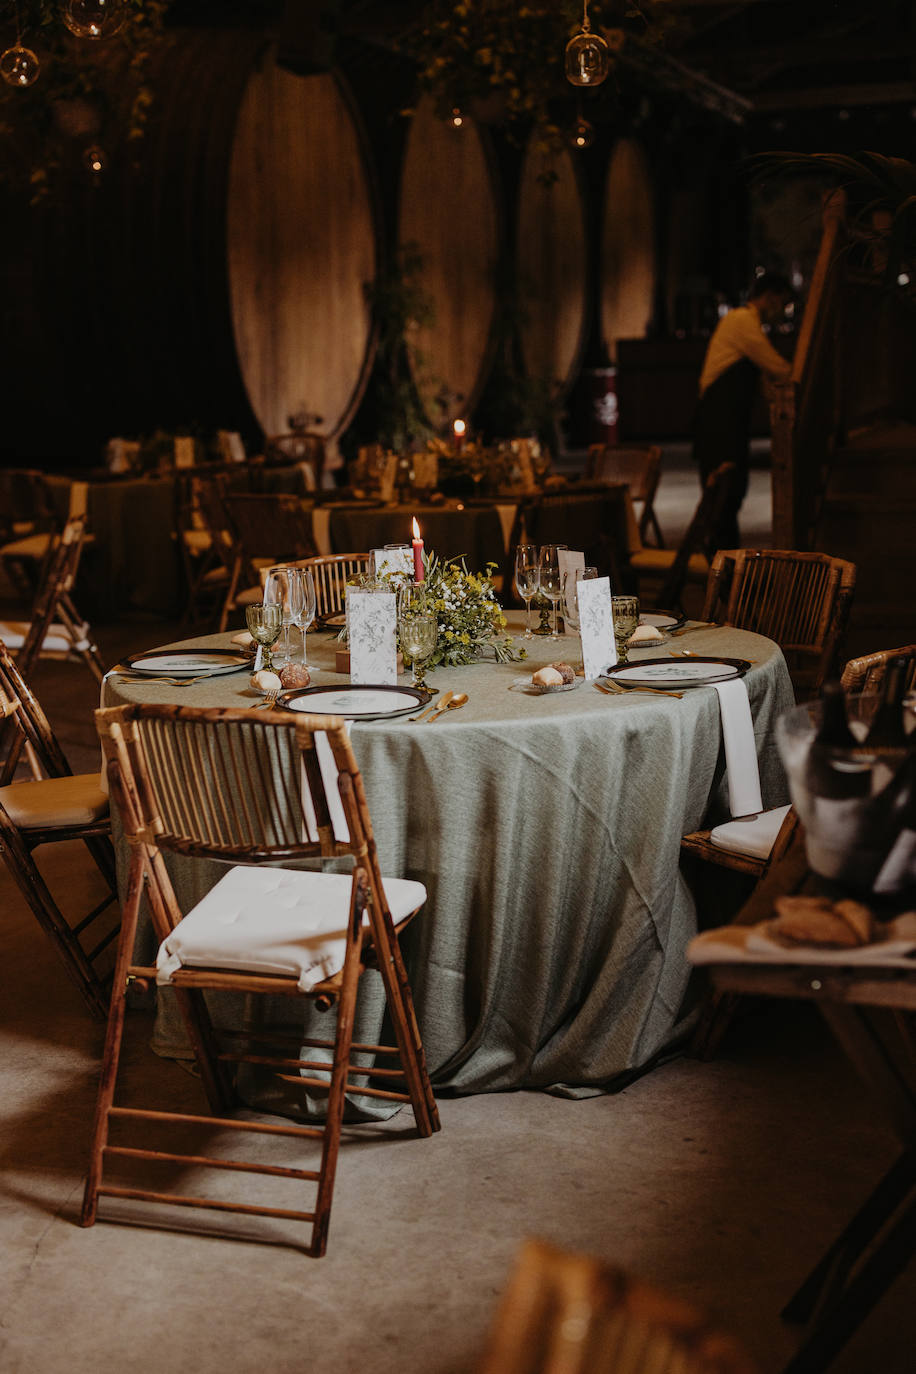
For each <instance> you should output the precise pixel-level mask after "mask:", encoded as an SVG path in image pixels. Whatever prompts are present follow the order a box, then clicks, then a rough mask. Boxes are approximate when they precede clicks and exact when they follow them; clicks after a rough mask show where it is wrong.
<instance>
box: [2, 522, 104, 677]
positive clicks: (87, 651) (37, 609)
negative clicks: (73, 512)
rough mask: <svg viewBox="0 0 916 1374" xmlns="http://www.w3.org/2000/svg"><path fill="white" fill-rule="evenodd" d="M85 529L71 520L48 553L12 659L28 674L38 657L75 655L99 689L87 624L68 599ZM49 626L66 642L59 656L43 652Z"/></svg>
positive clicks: (98, 665)
mask: <svg viewBox="0 0 916 1374" xmlns="http://www.w3.org/2000/svg"><path fill="white" fill-rule="evenodd" d="M85 528H86V522H85V517H84V516H81V515H78V516H74V517H72V518H71V519H69V520H68V521H67V523H66V525H65V526H64V529H63V533H62V534H61V536H60V538H59V539H58V540H57V542H56V544H55V546H54V548H53V549H52V550H51V554H50V558H49V560H48V563H47V565H46V569H45V572H44V575H43V577H42V581H41V585H40V587H39V589H38V594H37V596H36V597H35V601H34V604H33V606H32V612H31V618H30V619H29V621H28V622H27V624H23V634H24V637H23V642H22V644H21V645H20V646H19V647H18V648H17V649H16V655H15V656H16V663H17V665H18V666H19V668H20V670H21V671H22V672H23V673H29V672H31V670H32V667H33V666H34V663H35V660H36V659H37V658H39V657H45V656H47V657H49V658H55V657H65V658H69V657H70V656H71V655H76V657H77V658H79V659H81V660H82V662H83V663H84V664H85V665H86V667H87V668H88V669H89V671H90V673H91V674H92V676H93V677H94V678H95V680H96V682H98V683H99V684H100V685H101V683H102V680H103V678H104V676H105V667H104V664H103V663H102V659H101V656H100V654H99V651H98V647H97V645H96V643H95V641H94V640H93V639H92V637H91V634H92V632H91V629H90V626H89V622H88V621H86V620H84V619H83V618H82V616H81V615H80V613H79V611H78V610H77V608H76V605H75V604H74V601H73V595H72V592H73V585H74V583H75V581H76V575H77V572H78V571H79V564H80V558H81V556H82V550H83V539H84V536H85ZM52 626H55V627H59V629H60V630H62V631H63V637H65V638H66V639H68V640H69V641H70V648H69V649H67V650H65V651H64V650H61V651H60V652H59V653H58V651H57V650H45V649H44V643H45V640H46V638H47V636H48V634H49V632H50V631H51V628H52Z"/></svg>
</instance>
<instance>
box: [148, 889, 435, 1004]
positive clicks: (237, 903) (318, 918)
mask: <svg viewBox="0 0 916 1374" xmlns="http://www.w3.org/2000/svg"><path fill="white" fill-rule="evenodd" d="M351 888H352V881H351V879H350V876H349V875H348V874H346V873H311V872H300V871H298V870H295V869H290V868H267V867H265V866H263V865H261V866H256V867H254V866H240V867H236V868H231V869H230V870H229V872H228V873H227V874H226V875H225V877H224V878H221V879H220V881H219V882H218V883H217V884H216V886H215V887H213V888H211V889H210V891H209V892H208V893H207V895H206V897H204V898H203V900H202V901H200V902H198V903H197V906H195V907H194V908H193V910H192V911H189V912H188V914H187V916H185V918H184V920H183V921H180V922H179V923H178V925H177V926H176V927H175V929H174V930H173V931H172V933H171V934H170V935H169V936H168V937H167V938H166V939H165V940H163V942H162V944H161V946H160V948H159V954H158V956H157V959H156V966H157V970H158V971H157V975H156V981H157V982H159V983H170V982H171V981H172V975H173V974H174V973H175V972H176V971H177V970H178V969H180V968H182V967H185V968H222V969H236V970H239V971H242V972H248V973H267V974H270V973H276V974H285V975H287V976H292V977H294V978H296V979H297V980H298V983H299V987H300V988H301V989H302V991H303V992H308V991H309V990H310V989H311V988H313V987H314V986H315V984H316V983H320V982H321V981H322V980H323V979H325V978H330V977H331V975H332V974H334V973H337V972H338V971H339V970H340V969H341V968H342V967H343V961H344V955H345V952H346V929H347V916H348V913H349V910H350V892H351ZM385 893H386V895H387V897H388V905H389V907H390V910H391V915H392V918H393V920H394V922H395V924H397V922H398V921H403V920H404V919H405V918H406V917H407V916H409V915H410V914H411V913H412V912H414V911H416V910H417V908H418V907H420V906H422V904H423V903H424V902H425V901H426V888H425V887H424V886H423V884H422V883H416V882H411V881H410V880H409V879H407V878H386V879H385Z"/></svg>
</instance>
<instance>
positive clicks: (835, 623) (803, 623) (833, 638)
mask: <svg viewBox="0 0 916 1374" xmlns="http://www.w3.org/2000/svg"><path fill="white" fill-rule="evenodd" d="M855 584H856V567H855V564H853V563H849V562H847V561H846V560H845V559H841V558H832V557H831V556H830V555H829V554H825V553H810V552H798V551H796V550H793V549H720V550H719V552H718V553H717V554H716V556H715V558H714V560H713V564H712V567H711V569H710V574H709V580H708V582H707V587H706V601H705V605H704V608H703V618H704V620H720V621H723V622H724V623H726V624H728V625H737V626H739V627H740V628H741V629H744V630H752V631H754V632H755V633H756V634H762V635H766V636H767V637H768V638H769V639H773V640H775V641H776V643H777V644H778V645H779V646H780V648H781V649H782V651H783V653H784V654H785V655H786V660H787V662H788V665H789V672H790V674H791V677H792V681H793V683H794V685H795V687H796V690H797V691H798V692H800V693H804V694H812V693H814V692H816V691H817V690H818V689H819V688H820V685H821V683H822V682H823V681H824V678H825V677H827V676H828V675H829V673H830V672H832V671H833V670H834V667H835V663H836V658H837V655H838V652H839V647H840V641H841V638H842V635H843V633H844V631H845V629H846V624H847V621H848V619H849V611H850V608H851V605H852V597H853V593H854V591H855Z"/></svg>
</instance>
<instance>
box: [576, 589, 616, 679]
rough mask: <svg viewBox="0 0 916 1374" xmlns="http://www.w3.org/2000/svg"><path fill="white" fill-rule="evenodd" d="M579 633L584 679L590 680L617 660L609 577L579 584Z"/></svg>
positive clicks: (604, 671) (598, 675) (605, 670)
mask: <svg viewBox="0 0 916 1374" xmlns="http://www.w3.org/2000/svg"><path fill="white" fill-rule="evenodd" d="M579 634H580V635H581V636H582V662H583V664H584V667H585V678H586V681H587V682H593V681H594V679H595V678H596V677H600V676H601V674H602V673H606V672H607V670H608V668H612V667H613V666H614V664H615V663H616V662H617V645H616V643H615V640H614V616H613V611H612V607H611V580H610V578H609V577H594V578H590V579H589V581H588V582H580V583H579Z"/></svg>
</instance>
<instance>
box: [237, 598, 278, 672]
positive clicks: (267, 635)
mask: <svg viewBox="0 0 916 1374" xmlns="http://www.w3.org/2000/svg"><path fill="white" fill-rule="evenodd" d="M245 620H246V622H247V624H248V633H249V634H250V635H251V638H252V639H253V640H254V641H255V643H256V644H259V645H260V646H261V648H262V649H263V650H264V667H265V668H267V669H268V670H270V669H272V668H273V666H274V665H273V659H272V658H271V654H270V650H271V646H272V645H273V644H276V642H277V640H278V639H279V638H280V630H281V629H282V628H283V608H282V606H279V605H277V603H276V602H269V603H268V604H267V605H261V606H248V607H246V609H245Z"/></svg>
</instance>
